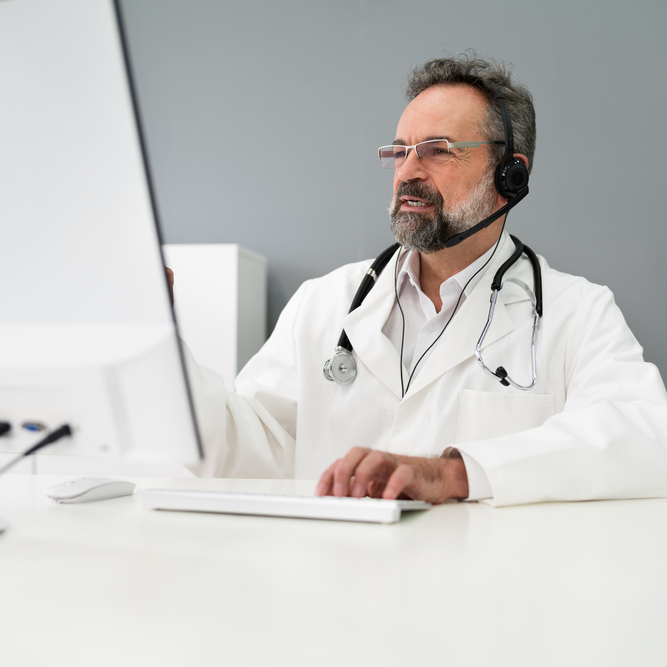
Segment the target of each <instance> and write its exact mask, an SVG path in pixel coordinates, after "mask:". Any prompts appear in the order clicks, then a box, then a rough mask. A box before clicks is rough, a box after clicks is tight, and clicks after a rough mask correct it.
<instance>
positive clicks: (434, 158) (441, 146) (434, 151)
mask: <svg viewBox="0 0 667 667" xmlns="http://www.w3.org/2000/svg"><path fill="white" fill-rule="evenodd" d="M415 149H416V151H417V155H418V156H419V157H420V158H421V160H422V161H424V162H425V163H427V164H433V165H436V164H442V163H443V162H447V160H449V158H450V157H451V153H450V151H449V146H448V144H447V142H446V141H424V142H423V143H421V144H417V145H416V146H415ZM411 150H412V147H408V146H383V147H382V148H380V163H381V164H382V166H383V167H385V168H386V169H399V168H400V167H401V166H402V165H403V163H404V162H405V160H406V159H407V156H408V154H409V153H410V151H411Z"/></svg>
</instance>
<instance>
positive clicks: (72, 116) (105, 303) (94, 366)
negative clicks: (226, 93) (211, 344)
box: [0, 0, 202, 462]
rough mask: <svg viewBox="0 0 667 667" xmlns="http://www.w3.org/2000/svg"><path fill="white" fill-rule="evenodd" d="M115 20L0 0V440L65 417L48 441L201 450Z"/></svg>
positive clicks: (118, 450)
mask: <svg viewBox="0 0 667 667" xmlns="http://www.w3.org/2000/svg"><path fill="white" fill-rule="evenodd" d="M119 17H120V15H119V7H118V6H117V5H116V4H115V3H114V2H113V1H112V0H0V225H1V229H2V237H1V241H0V421H7V422H10V423H11V424H12V429H11V431H10V432H9V433H7V434H5V435H4V436H2V437H0V452H5V453H6V454H9V453H16V452H19V451H22V450H23V449H25V448H27V447H29V446H30V445H31V444H33V443H34V442H35V441H36V440H38V439H39V433H37V432H36V430H35V429H39V428H41V427H42V426H43V427H46V428H47V429H50V428H53V427H57V426H59V425H61V424H63V423H68V424H70V425H71V427H72V428H73V429H74V434H73V436H72V437H71V438H65V439H63V440H62V441H60V443H58V444H55V445H53V446H52V449H51V453H54V454H58V453H61V454H68V455H99V456H106V457H117V456H126V457H130V458H132V459H133V460H137V459H140V460H154V459H157V460H171V461H180V462H195V461H197V460H198V459H199V458H200V456H201V453H202V452H201V444H200V442H199V437H198V432H197V425H196V420H195V416H194V410H193V403H192V398H191V392H190V388H189V384H188V378H187V373H186V370H185V363H184V358H183V350H182V349H181V344H180V342H179V340H180V339H179V338H178V336H177V327H176V321H175V318H174V314H173V310H172V307H171V303H170V299H169V293H168V287H167V282H166V278H165V270H164V266H163V258H162V253H161V243H160V232H159V227H158V221H157V211H156V205H155V199H154V195H153V190H152V185H151V180H150V174H149V171H148V167H147V161H146V154H145V146H144V143H143V140H142V135H141V131H140V124H139V120H138V113H137V105H136V99H135V96H134V92H133V86H132V81H131V77H130V75H129V67H128V63H127V57H126V47H125V44H124V40H123V34H122V30H121V26H120V18H119ZM48 451H49V450H44V454H47V453H48Z"/></svg>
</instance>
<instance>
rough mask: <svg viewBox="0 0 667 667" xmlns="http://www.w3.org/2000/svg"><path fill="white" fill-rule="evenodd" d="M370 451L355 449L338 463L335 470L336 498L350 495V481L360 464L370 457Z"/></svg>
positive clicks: (334, 492)
mask: <svg viewBox="0 0 667 667" xmlns="http://www.w3.org/2000/svg"><path fill="white" fill-rule="evenodd" d="M370 451H371V450H370V449H367V448H365V447H353V448H352V449H351V450H350V451H349V452H348V453H347V454H345V456H344V457H343V458H342V459H341V460H340V461H339V462H338V465H337V466H336V468H335V470H334V485H333V494H334V496H347V495H348V494H349V493H350V479H351V478H352V476H353V475H354V471H355V470H356V468H357V466H358V465H359V463H360V462H361V461H362V460H363V459H364V458H365V457H366V456H367V455H368V453H369V452H370Z"/></svg>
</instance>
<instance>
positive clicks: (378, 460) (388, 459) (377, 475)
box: [351, 449, 399, 498]
mask: <svg viewBox="0 0 667 667" xmlns="http://www.w3.org/2000/svg"><path fill="white" fill-rule="evenodd" d="M397 465H399V463H398V461H397V460H396V458H395V457H393V456H392V455H391V454H387V453H386V452H381V451H379V450H377V449H376V450H373V451H371V452H370V453H369V454H368V455H367V456H366V457H365V458H364V459H363V461H361V462H360V463H359V465H358V466H357V468H356V470H355V471H354V486H353V487H352V494H351V495H353V496H355V497H356V498H361V497H362V496H365V495H366V494H367V493H368V494H369V495H370V482H371V480H374V481H376V482H381V483H385V482H386V481H387V480H388V479H389V478H390V477H391V474H392V473H393V471H394V470H395V469H396V466H397Z"/></svg>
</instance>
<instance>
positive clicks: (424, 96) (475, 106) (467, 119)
mask: <svg viewBox="0 0 667 667" xmlns="http://www.w3.org/2000/svg"><path fill="white" fill-rule="evenodd" d="M486 106H487V100H486V98H485V97H484V95H483V94H482V93H481V92H480V91H478V90H476V89H475V88H473V87H472V86H467V85H460V84H459V85H447V86H432V87H431V88H427V89H426V90H425V91H424V92H422V93H420V94H419V95H417V97H415V98H414V99H413V100H412V101H411V102H410V104H408V106H407V107H406V108H405V111H404V112H403V115H402V116H401V119H400V120H399V122H398V128H397V131H396V143H405V144H413V143H417V142H420V141H428V140H429V139H447V140H448V141H463V140H472V139H473V137H472V136H471V133H475V134H479V128H480V125H481V122H482V120H483V117H484V114H485V113H486Z"/></svg>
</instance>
